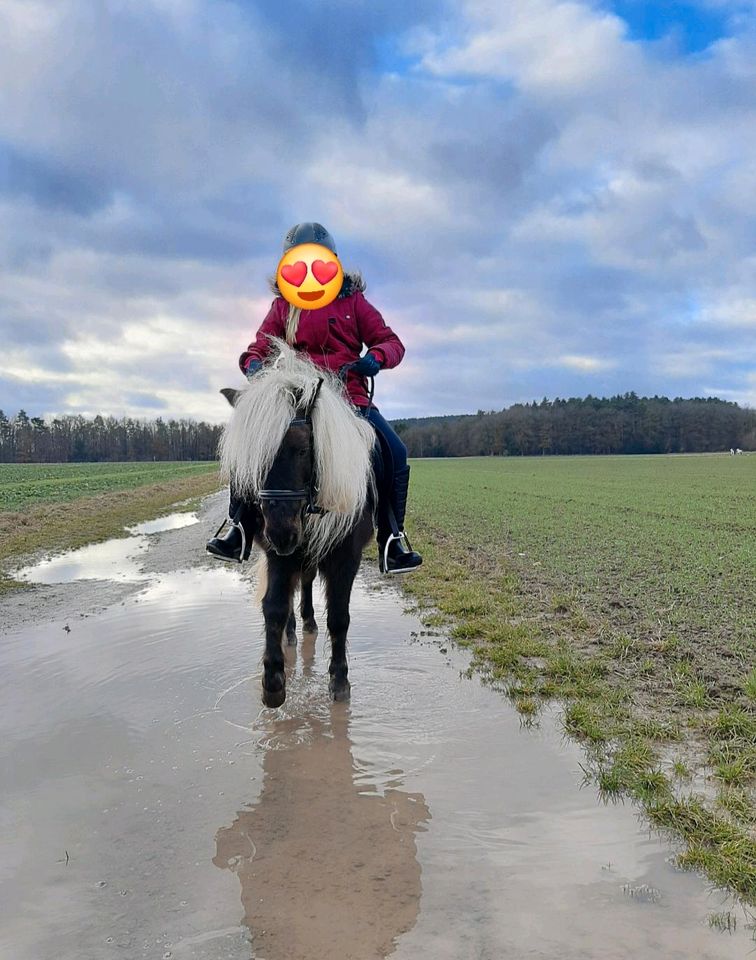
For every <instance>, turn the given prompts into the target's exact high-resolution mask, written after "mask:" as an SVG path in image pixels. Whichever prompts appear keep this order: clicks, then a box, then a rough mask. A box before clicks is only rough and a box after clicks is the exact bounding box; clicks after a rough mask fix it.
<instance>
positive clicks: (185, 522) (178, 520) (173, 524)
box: [126, 513, 199, 535]
mask: <svg viewBox="0 0 756 960" xmlns="http://www.w3.org/2000/svg"><path fill="white" fill-rule="evenodd" d="M195 523H199V517H198V516H197V514H196V513H171V514H169V515H168V516H167V517H158V518H157V519H156V520H145V522H144V523H137V524H136V525H135V526H133V527H126V529H127V530H128V532H129V533H132V534H148V535H149V534H153V533H165V531H167V530H181V529H182V528H183V527H191V526H193V525H194V524H195Z"/></svg>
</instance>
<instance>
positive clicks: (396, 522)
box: [378, 466, 423, 573]
mask: <svg viewBox="0 0 756 960" xmlns="http://www.w3.org/2000/svg"><path fill="white" fill-rule="evenodd" d="M409 475H410V468H409V467H408V466H407V467H404V468H403V469H402V470H397V471H396V472H395V474H394V482H393V485H392V489H391V503H390V510H389V511H387V512H388V513H389V515H388V516H387V517H384V518H382V522H381V523H380V524H379V526H378V566H379V568H380V571H381V573H410V571H412V570H414V569H415V568H416V567H419V566H420V564H421V563H422V562H423V558H422V557H421V556H420V554H419V553H417V552H416V551H414V550H413V549H412V544H411V543H410V542H409V538H408V537H407V534H406V533H405V532H404V515H405V513H406V511H407V491H408V489H409ZM391 512H393V517H392V516H391ZM392 521H393V522H392Z"/></svg>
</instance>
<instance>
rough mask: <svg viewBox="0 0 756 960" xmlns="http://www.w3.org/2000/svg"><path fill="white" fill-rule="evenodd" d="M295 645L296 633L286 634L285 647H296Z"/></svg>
mask: <svg viewBox="0 0 756 960" xmlns="http://www.w3.org/2000/svg"><path fill="white" fill-rule="evenodd" d="M296 645H297V635H296V633H292V634H288V633H287V634H286V646H287V647H296Z"/></svg>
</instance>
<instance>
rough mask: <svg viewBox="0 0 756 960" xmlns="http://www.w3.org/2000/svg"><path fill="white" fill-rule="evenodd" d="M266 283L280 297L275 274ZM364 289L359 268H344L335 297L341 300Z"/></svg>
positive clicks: (365, 287) (362, 291)
mask: <svg viewBox="0 0 756 960" xmlns="http://www.w3.org/2000/svg"><path fill="white" fill-rule="evenodd" d="M268 284H269V286H270V289H271V293H274V294H275V295H276V296H277V297H280V296H281V291H280V290H279V289H278V284H277V283H276V278H275V276H273V277H271V278H270V280H269V281H268ZM366 289H367V284H366V283H365V281H364V280H363V279H362V274H361V273H360V272H359V270H350V271H349V272H347V271H346V270H345V271H344V281H343V283H342V284H341V290H339V294H338V296H337V297H336V299H337V300H343V299H344V298H345V297H351V296H352V295H353V294H355V293H364V292H365V290H366Z"/></svg>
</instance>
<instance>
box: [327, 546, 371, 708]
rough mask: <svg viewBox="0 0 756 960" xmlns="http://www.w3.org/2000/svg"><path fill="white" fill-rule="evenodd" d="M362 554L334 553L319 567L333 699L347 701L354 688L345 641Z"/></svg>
mask: <svg viewBox="0 0 756 960" xmlns="http://www.w3.org/2000/svg"><path fill="white" fill-rule="evenodd" d="M360 553H361V550H360V552H359V553H357V554H356V555H355V551H354V549H353V548H351V547H350V548H347V549H342V550H335V551H334V552H333V553H332V554H331V555H330V556H329V557H327V558H326V559H325V560H324V561H323V563H322V564H321V567H320V572H321V574H322V575H323V579H324V580H325V594H326V605H327V612H328V619H327V622H328V634H329V636H330V638H331V663H330V665H329V667H328V672H329V674H330V676H331V679H330V681H329V683H328V689H329V691H330V693H331V696H332V697H333V699H334V700H348V699H349V694H350V689H351V688H350V686H349V665H348V663H347V657H346V642H347V631H348V630H349V598H350V597H351V594H352V584H353V583H354V578H355V576H356V575H357V570H358V568H359V566H360Z"/></svg>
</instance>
